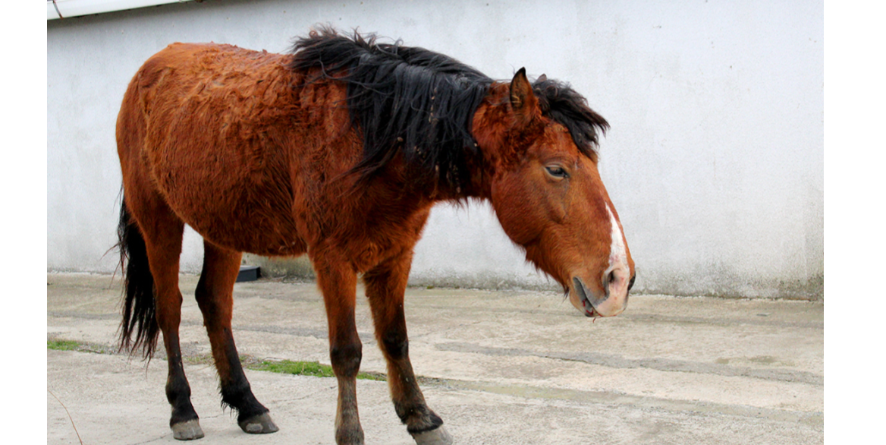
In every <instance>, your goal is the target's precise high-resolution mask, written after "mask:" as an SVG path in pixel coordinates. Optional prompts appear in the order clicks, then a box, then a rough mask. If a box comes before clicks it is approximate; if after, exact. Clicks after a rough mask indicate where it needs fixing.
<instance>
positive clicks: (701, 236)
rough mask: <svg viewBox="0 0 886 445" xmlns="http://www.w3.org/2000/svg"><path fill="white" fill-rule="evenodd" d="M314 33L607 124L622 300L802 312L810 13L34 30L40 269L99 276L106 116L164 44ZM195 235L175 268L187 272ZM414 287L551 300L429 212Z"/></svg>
mask: <svg viewBox="0 0 886 445" xmlns="http://www.w3.org/2000/svg"><path fill="white" fill-rule="evenodd" d="M315 23H330V24H332V25H333V26H336V27H338V28H339V29H345V30H347V29H350V28H353V27H359V29H360V30H361V31H364V32H372V31H375V32H378V34H379V35H381V36H387V37H391V38H402V39H403V41H404V43H405V44H406V45H410V46H423V47H426V48H429V49H433V50H436V51H439V52H442V53H445V54H448V55H451V56H453V57H455V58H457V59H459V60H461V61H463V62H465V63H467V64H470V65H473V66H475V67H476V68H478V69H480V70H481V71H483V72H484V73H486V74H487V75H489V76H491V77H493V78H502V79H508V78H510V77H511V76H512V74H513V72H514V71H516V70H517V69H518V68H520V67H522V66H525V67H526V69H527V71H528V72H529V74H530V75H531V76H537V75H540V74H542V73H545V74H547V75H548V77H552V78H557V79H561V80H566V81H569V82H570V83H571V84H572V85H573V87H575V89H576V90H578V91H579V92H581V93H582V94H584V95H585V96H586V97H587V98H588V100H589V102H590V104H591V106H592V107H593V108H594V109H595V110H597V111H598V112H600V113H601V114H602V115H603V116H604V117H606V119H607V120H608V121H609V122H610V123H611V124H612V130H611V131H610V132H609V134H608V135H607V137H606V138H605V139H603V142H602V149H601V153H602V155H601V159H602V161H601V174H602V175H603V179H604V181H605V183H606V184H607V187H608V189H609V193H610V195H611V196H612V199H613V201H614V203H615V205H616V207H617V209H618V211H619V214H620V215H621V219H622V223H623V225H624V228H625V233H626V236H627V238H628V243H629V245H630V248H631V251H632V255H633V257H634V260H635V261H636V263H637V271H638V277H637V289H639V290H640V291H646V292H665V293H674V294H684V295H687V294H688V295H694V294H695V295H697V294H713V295H731V296H786V297H801V298H809V297H817V296H820V294H821V292H822V284H821V283H822V280H823V270H824V266H823V265H824V252H823V225H824V220H823V189H824V179H823V158H824V154H823V99H822V97H823V95H822V91H823V4H822V2H821V1H811V2H810V1H716V0H711V1H704V0H699V1H694V2H671V1H624V2H612V1H589V2H582V1H571V2H566V1H563V2H558V1H540V2H531V1H510V2H503V1H494V0H490V1H479V2H478V1H453V0H449V1H446V2H419V1H366V0H364V1H362V2H359V1H357V2H353V1H345V0H342V1H339V2H329V1H320V0H308V1H284V0H264V1H214V2H203V3H186V4H177V5H168V6H160V7H154V8H146V9H140V10H133V11H126V12H118V13H109V14H103V15H99V16H88V17H82V18H75V19H65V20H54V21H51V22H49V23H47V36H48V38H47V40H48V44H47V60H48V85H47V91H48V122H47V132H48V147H47V150H48V158H49V161H48V165H47V173H48V178H49V179H48V184H47V186H48V196H47V204H48V221H47V223H48V233H47V235H48V251H47V256H48V264H47V267H48V269H49V270H82V271H111V270H113V269H114V267H115V265H116V260H117V258H116V255H114V254H113V253H110V254H108V255H106V256H104V257H103V256H102V255H103V254H104V253H105V252H106V251H107V250H108V249H109V248H110V247H111V246H112V245H113V244H114V242H115V232H114V231H115V226H116V221H117V211H118V205H119V201H117V197H118V192H119V187H120V173H119V165H118V162H117V158H116V150H115V142H114V123H115V119H116V113H117V110H118V107H119V104H120V100H121V98H122V96H123V92H124V91H125V89H126V85H127V83H128V81H129V80H130V78H131V76H132V75H133V74H134V73H135V71H136V70H137V69H138V67H139V66H140V65H141V63H142V62H143V61H144V60H145V59H146V58H148V57H149V56H150V55H151V54H153V53H155V52H156V51H158V50H160V49H162V48H163V47H165V46H166V45H167V44H169V43H171V42H174V41H191V42H201V41H215V42H223V43H231V44H236V45H238V46H241V47H245V48H253V49H267V50H268V51H274V52H281V51H286V50H287V49H288V47H289V46H290V43H291V39H292V38H293V37H295V36H298V35H304V34H305V33H306V32H307V30H308V29H309V28H310V26H311V25H313V24H315ZM201 255H202V244H201V242H200V239H199V236H198V235H196V234H194V233H193V232H189V233H188V234H187V235H186V240H185V251H184V254H183V256H182V267H183V269H184V270H187V271H194V272H196V271H198V270H199V267H200V263H201V261H202V259H201ZM413 282H414V283H416V284H437V285H441V284H446V285H462V286H480V287H495V286H499V287H501V286H520V287H536V288H537V287H547V288H553V287H554V286H553V285H552V284H551V283H550V282H548V281H547V280H545V279H544V278H543V277H541V276H540V275H538V274H537V273H536V272H535V271H534V269H533V268H532V267H530V266H528V265H526V264H524V262H523V257H522V254H521V253H520V252H519V251H518V250H517V249H516V248H514V247H513V246H512V245H511V244H510V242H509V241H508V239H507V238H506V237H505V235H504V234H503V233H502V231H501V229H500V227H499V226H498V223H497V221H496V220H495V218H494V216H493V214H492V212H491V210H489V208H488V206H485V205H473V204H472V205H470V206H468V208H466V209H461V210H456V209H453V208H451V207H448V206H440V207H437V208H435V209H434V211H433V213H432V216H431V220H430V223H429V225H428V227H427V228H426V230H425V236H424V239H423V240H422V241H421V242H420V243H419V245H418V246H417V249H416V256H415V262H414V266H413Z"/></svg>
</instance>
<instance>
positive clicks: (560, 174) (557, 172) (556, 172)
mask: <svg viewBox="0 0 886 445" xmlns="http://www.w3.org/2000/svg"><path fill="white" fill-rule="evenodd" d="M545 169H546V170H547V171H548V174H549V175H551V176H553V177H555V178H568V177H569V174H568V173H566V170H564V169H563V167H560V166H556V165H554V166H546V167H545Z"/></svg>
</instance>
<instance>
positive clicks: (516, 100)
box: [511, 68, 538, 118]
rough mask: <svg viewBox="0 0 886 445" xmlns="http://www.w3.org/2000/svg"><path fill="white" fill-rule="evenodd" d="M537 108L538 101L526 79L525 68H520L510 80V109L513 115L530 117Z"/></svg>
mask: <svg viewBox="0 0 886 445" xmlns="http://www.w3.org/2000/svg"><path fill="white" fill-rule="evenodd" d="M537 107H538V99H536V98H535V94H533V93H532V84H530V83H529V79H527V78H526V68H520V70H518V71H517V74H514V78H513V79H512V80H511V108H512V109H513V110H514V113H515V114H519V115H522V116H524V117H527V118H528V117H530V116H531V115H532V114H533V112H534V111H535V108H537Z"/></svg>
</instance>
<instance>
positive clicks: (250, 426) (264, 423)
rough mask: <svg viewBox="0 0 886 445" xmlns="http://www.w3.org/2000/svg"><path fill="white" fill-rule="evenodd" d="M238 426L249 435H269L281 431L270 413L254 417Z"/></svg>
mask: <svg viewBox="0 0 886 445" xmlns="http://www.w3.org/2000/svg"><path fill="white" fill-rule="evenodd" d="M238 424H239V425H240V429H241V430H243V432H244V433H249V434H269V433H276V432H277V431H279V430H280V428H277V425H276V424H275V423H274V421H273V420H271V416H269V415H268V413H262V414H259V415H257V416H252V417H250V418H248V419H246V420H244V421H242V422H238Z"/></svg>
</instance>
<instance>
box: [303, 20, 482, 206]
mask: <svg viewBox="0 0 886 445" xmlns="http://www.w3.org/2000/svg"><path fill="white" fill-rule="evenodd" d="M293 52H295V57H294V58H293V60H292V63H291V65H290V68H292V69H296V70H307V69H310V68H320V69H322V70H323V75H324V76H326V77H330V78H334V79H336V80H340V81H343V82H346V83H347V85H348V92H347V102H348V103H347V106H348V110H349V111H350V115H351V120H352V122H353V123H354V124H357V125H358V126H359V128H360V130H361V132H362V135H363V160H362V161H361V162H360V163H359V164H358V165H357V166H356V167H355V168H354V171H356V172H359V173H361V174H362V176H363V177H364V178H367V177H370V176H371V175H372V174H373V173H374V172H376V171H378V170H379V169H380V168H382V167H383V166H384V165H385V164H386V163H387V162H388V161H389V160H390V159H391V158H393V156H394V155H395V154H396V152H397V150H402V152H403V154H404V155H405V157H406V161H407V162H410V163H418V164H420V165H422V167H424V170H425V171H426V172H428V173H429V174H431V175H433V177H434V178H435V179H436V181H437V184H438V185H439V186H443V187H445V188H446V189H451V190H457V189H459V188H460V187H462V186H463V185H465V184H467V183H468V181H469V172H468V171H467V168H466V166H465V164H466V161H467V156H469V155H475V154H477V153H478V152H479V150H478V148H477V147H476V144H475V141H474V138H473V136H472V135H471V122H472V120H473V117H474V112H476V110H477V107H479V106H480V102H481V101H482V100H483V98H484V97H485V96H486V94H487V92H488V90H489V86H490V85H491V84H492V79H490V78H488V77H486V76H485V75H483V74H482V73H481V72H479V71H477V70H475V69H474V68H471V67H469V66H467V65H464V64H462V63H460V62H458V61H457V60H455V59H452V58H450V57H447V56H444V55H442V54H438V53H435V52H432V51H428V50H426V49H423V48H408V47H403V46H400V42H399V41H397V42H395V43H393V44H385V43H376V42H375V35H369V36H368V39H364V38H363V37H362V36H360V35H359V34H357V33H356V32H355V33H354V37H353V38H348V37H344V36H341V35H338V34H337V33H336V32H335V31H334V30H331V29H328V28H322V29H320V30H319V31H312V32H311V33H310V35H309V36H308V37H306V38H301V39H298V40H297V41H296V43H295V46H294V48H293ZM462 188H463V187H462Z"/></svg>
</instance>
